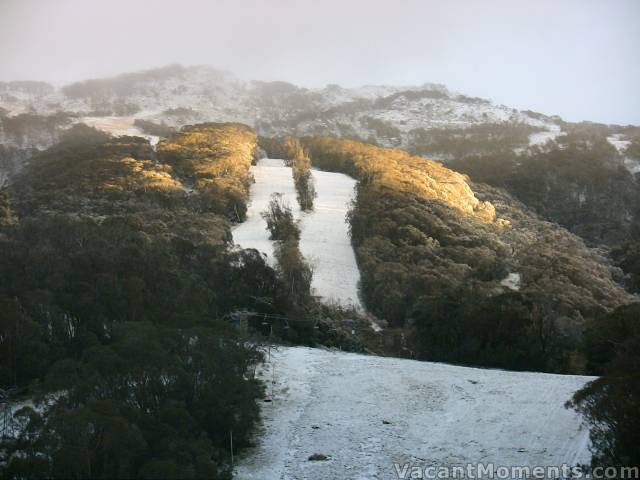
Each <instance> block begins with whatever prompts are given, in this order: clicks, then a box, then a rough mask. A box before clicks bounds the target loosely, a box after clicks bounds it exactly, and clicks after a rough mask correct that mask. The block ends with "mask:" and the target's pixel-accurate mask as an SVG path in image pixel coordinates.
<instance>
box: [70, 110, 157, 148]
mask: <svg viewBox="0 0 640 480" xmlns="http://www.w3.org/2000/svg"><path fill="white" fill-rule="evenodd" d="M134 121H135V118H134V117H82V118H79V119H78V122H79V123H84V124H85V125H88V126H90V127H93V128H95V129H97V130H101V131H103V132H106V133H109V134H111V135H113V136H114V137H121V136H123V135H130V136H133V137H143V138H146V139H147V140H148V141H149V143H150V144H151V145H156V144H157V143H158V142H159V141H160V137H158V136H156V135H147V134H145V133H144V132H143V131H142V130H140V129H139V128H138V127H136V126H135V125H134V124H133V122H134Z"/></svg>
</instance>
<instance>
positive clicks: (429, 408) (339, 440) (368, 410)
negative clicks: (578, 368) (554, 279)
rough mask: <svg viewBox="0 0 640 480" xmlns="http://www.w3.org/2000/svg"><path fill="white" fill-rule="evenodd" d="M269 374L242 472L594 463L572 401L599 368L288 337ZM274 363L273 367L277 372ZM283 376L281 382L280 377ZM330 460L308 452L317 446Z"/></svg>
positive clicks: (279, 475)
mask: <svg viewBox="0 0 640 480" xmlns="http://www.w3.org/2000/svg"><path fill="white" fill-rule="evenodd" d="M271 358H272V362H271V363H270V364H267V365H266V366H265V369H264V370H263V372H261V375H262V376H263V377H264V378H265V379H266V380H268V381H267V385H268V388H269V389H270V390H271V389H273V402H271V403H264V404H262V413H263V419H264V429H263V432H261V433H260V435H259V438H258V445H257V446H256V447H255V448H254V449H253V450H251V451H248V452H246V453H245V454H244V456H243V457H242V458H241V459H240V461H239V463H238V466H237V468H236V478H239V479H242V480H249V479H260V480H263V479H269V480H277V479H291V480H293V479H310V480H315V479H338V480H339V479H361V480H364V479H367V480H369V479H396V478H398V477H397V475H396V473H395V469H394V465H393V464H394V462H398V463H400V464H403V463H406V462H411V463H413V464H414V465H419V466H421V467H422V468H424V467H425V466H427V465H445V466H452V465H460V464H467V463H478V462H483V463H491V462H493V463H495V464H496V465H504V466H510V465H513V466H527V465H530V466H535V465H562V464H563V463H567V464H570V465H576V464H585V463H588V462H589V460H590V453H589V450H588V446H589V439H588V431H587V430H586V429H581V428H580V425H581V421H580V418H579V416H578V415H577V414H576V413H575V412H574V411H572V410H567V409H565V408H564V403H565V401H567V400H568V399H570V398H571V396H572V395H573V393H574V392H575V391H576V390H578V389H579V388H581V387H582V386H583V385H584V384H585V383H586V382H587V381H589V380H591V379H592V378H591V377H583V376H572V375H551V374H543V373H525V372H509V371H502V370H488V369H477V368H467V367H457V366H452V365H445V364H437V363H428V362H418V361H413V360H404V359H396V358H384V357H375V356H366V355H356V354H350V353H343V352H335V351H327V350H321V349H311V348H305V347H292V348H280V349H279V350H278V351H277V352H275V354H274V353H272V357H271ZM274 369H275V374H274ZM272 378H275V384H272V383H271V380H272ZM315 453H321V454H324V455H327V456H328V457H329V459H328V460H327V461H315V462H314V461H309V460H308V458H309V456H310V455H313V454H315Z"/></svg>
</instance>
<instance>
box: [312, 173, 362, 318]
mask: <svg viewBox="0 0 640 480" xmlns="http://www.w3.org/2000/svg"><path fill="white" fill-rule="evenodd" d="M312 175H313V180H314V182H315V187H316V192H317V193H318V196H317V198H316V200H315V202H314V210H313V212H309V213H305V214H303V216H302V223H301V227H302V232H301V236H300V251H301V252H302V254H303V255H304V256H305V258H307V259H308V260H310V261H311V262H312V264H313V265H314V273H313V284H312V286H313V288H314V289H315V290H316V292H318V294H320V295H321V296H322V297H323V298H325V299H334V300H337V301H338V302H339V303H341V304H342V305H353V306H355V307H357V308H359V309H361V308H362V306H361V304H360V300H359V299H358V283H359V282H360V271H359V270H358V265H357V264H356V257H355V254H354V252H353V247H352V246H351V240H350V238H349V227H348V224H347V222H346V215H347V211H348V209H349V206H350V203H351V200H352V199H353V196H354V192H355V190H354V189H355V185H356V181H355V180H354V179H353V178H351V177H348V176H347V175H343V174H341V173H332V172H322V171H319V170H313V171H312Z"/></svg>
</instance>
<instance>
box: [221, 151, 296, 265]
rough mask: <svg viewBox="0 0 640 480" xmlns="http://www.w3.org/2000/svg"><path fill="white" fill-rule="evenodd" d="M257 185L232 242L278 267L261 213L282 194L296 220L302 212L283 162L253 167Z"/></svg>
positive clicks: (262, 162)
mask: <svg viewBox="0 0 640 480" xmlns="http://www.w3.org/2000/svg"><path fill="white" fill-rule="evenodd" d="M251 173H252V174H253V177H254V179H255V183H254V184H253V185H252V186H251V200H250V202H249V205H248V206H247V219H246V220H245V221H244V222H243V223H241V224H240V225H238V226H237V227H234V228H233V230H232V233H233V241H234V242H235V243H236V244H237V245H239V246H240V247H242V248H255V249H256V250H258V251H259V252H262V253H264V254H266V255H267V260H268V262H269V265H271V266H274V265H275V259H274V258H273V242H272V241H271V240H269V232H268V231H267V223H266V222H265V221H264V219H263V218H262V217H261V216H260V213H261V212H263V211H265V210H266V209H267V206H268V205H269V200H270V199H271V194H272V193H276V192H277V193H281V194H282V195H283V199H284V201H285V202H286V203H288V204H289V206H290V207H291V210H292V211H293V214H294V216H295V217H296V218H300V208H299V206H298V201H297V200H296V189H295V187H294V185H293V176H292V174H291V168H289V167H285V166H284V160H275V159H271V158H263V159H262V160H260V161H258V164H257V165H255V166H253V167H251Z"/></svg>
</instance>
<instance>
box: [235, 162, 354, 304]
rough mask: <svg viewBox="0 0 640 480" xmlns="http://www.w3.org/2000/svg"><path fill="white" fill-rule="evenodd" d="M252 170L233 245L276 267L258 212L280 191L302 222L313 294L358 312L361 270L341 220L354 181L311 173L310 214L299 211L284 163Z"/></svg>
mask: <svg viewBox="0 0 640 480" xmlns="http://www.w3.org/2000/svg"><path fill="white" fill-rule="evenodd" d="M251 171H252V173H253V176H254V178H255V183H254V184H253V186H252V187H251V201H250V203H249V206H248V210H247V219H246V221H245V222H244V223H242V224H240V225H239V226H237V227H235V228H234V229H233V231H232V233H233V239H234V242H235V243H236V244H238V245H239V246H240V247H242V248H255V249H257V250H258V251H260V252H262V253H265V254H266V255H267V260H268V261H269V264H270V265H274V264H275V263H274V259H273V243H272V241H271V240H269V232H268V231H267V229H266V222H265V221H264V219H263V218H262V217H261V216H260V213H261V212H263V211H264V210H265V209H266V208H267V205H268V204H269V199H270V198H271V194H272V193H276V192H277V193H282V194H283V197H284V200H285V201H286V202H287V203H289V205H290V206H291V209H292V210H293V213H294V215H295V217H296V218H297V219H299V220H300V229H301V237H300V251H301V252H302V254H303V255H304V257H305V258H306V259H307V260H308V261H310V262H311V264H312V265H313V267H314V275H313V282H312V285H311V286H312V288H313V289H314V292H315V294H317V295H320V296H321V297H323V299H324V300H325V301H331V300H334V301H336V302H338V303H340V304H342V305H345V306H346V305H355V306H356V307H358V308H360V302H359V300H358V282H359V280H360V272H359V271H358V266H357V265H356V259H355V255H354V253H353V248H352V247H351V242H350V240H349V235H348V228H347V224H346V222H345V215H346V213H347V209H348V207H349V204H350V202H351V200H352V198H353V194H354V186H355V180H353V179H352V178H350V177H348V176H346V175H342V174H339V173H330V172H320V171H317V170H314V171H313V178H314V181H315V187H316V191H317V192H318V197H317V198H316V200H315V203H314V206H315V208H314V211H312V212H306V213H303V212H301V211H300V207H299V205H298V201H297V200H296V191H295V187H294V184H293V176H292V173H291V168H289V167H285V166H284V161H283V160H274V159H267V158H264V159H262V160H260V161H259V162H258V164H257V165H256V166H254V167H252V169H251Z"/></svg>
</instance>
